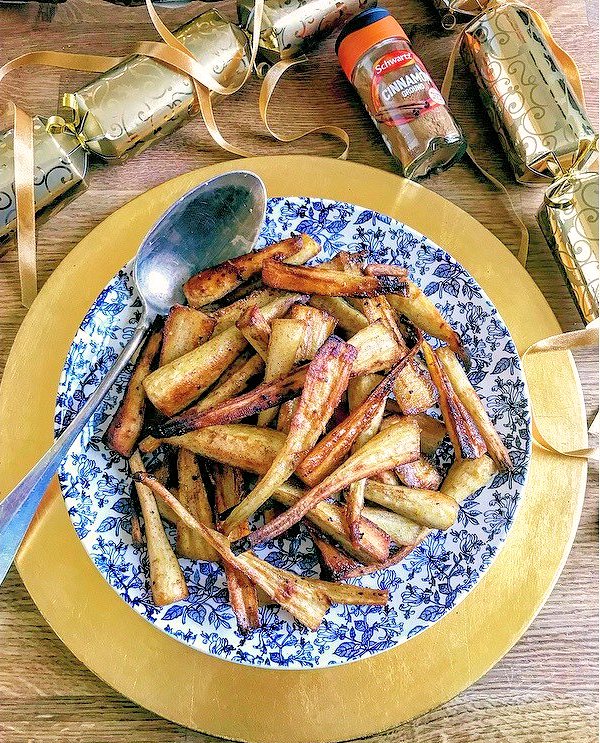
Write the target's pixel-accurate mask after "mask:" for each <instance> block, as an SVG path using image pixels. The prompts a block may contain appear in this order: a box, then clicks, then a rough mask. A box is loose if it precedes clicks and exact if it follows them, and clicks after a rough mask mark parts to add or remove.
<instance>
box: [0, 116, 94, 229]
mask: <svg viewBox="0 0 600 743" xmlns="http://www.w3.org/2000/svg"><path fill="white" fill-rule="evenodd" d="M33 153H34V163H35V170H34V198H35V210H36V214H38V218H39V216H42V217H44V216H48V215H49V214H50V213H52V212H54V211H55V210H57V209H58V208H62V207H63V206H65V204H66V203H67V202H68V201H69V200H70V199H72V198H73V197H74V196H76V195H77V194H78V193H79V192H80V191H82V190H84V189H85V188H86V183H85V174H86V171H87V153H86V151H85V150H84V149H83V147H82V146H81V144H80V143H79V141H78V140H77V138H76V137H74V136H73V135H72V134H70V133H68V132H65V133H63V134H51V133H49V132H48V131H47V130H46V121H45V119H42V118H41V117H39V116H35V117H33ZM15 229H16V198H15V171H14V137H13V130H12V129H8V130H7V131H5V132H1V133H0V241H3V240H4V239H5V238H7V237H8V236H10V235H11V234H12V233H13V232H14V231H15Z"/></svg>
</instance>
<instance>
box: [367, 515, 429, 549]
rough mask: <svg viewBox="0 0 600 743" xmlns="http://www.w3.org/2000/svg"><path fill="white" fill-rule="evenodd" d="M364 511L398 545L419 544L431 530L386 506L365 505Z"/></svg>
mask: <svg viewBox="0 0 600 743" xmlns="http://www.w3.org/2000/svg"><path fill="white" fill-rule="evenodd" d="M363 513H364V514H365V516H366V518H368V519H369V521H372V522H373V523H374V524H376V525H377V526H378V527H379V528H380V529H383V531H384V532H385V533H386V534H389V536H390V537H391V538H392V540H393V541H394V542H395V543H396V544H397V545H398V546H404V545H408V544H418V543H419V542H420V541H421V539H422V538H423V537H424V535H425V534H427V533H428V532H429V529H428V528H427V527H426V526H420V525H419V524H417V523H415V522H414V521H411V519H407V518H406V517H405V516H401V515H400V514H398V513H394V512H393V511H388V510H387V509H386V508H375V507H373V506H365V507H364V509H363Z"/></svg>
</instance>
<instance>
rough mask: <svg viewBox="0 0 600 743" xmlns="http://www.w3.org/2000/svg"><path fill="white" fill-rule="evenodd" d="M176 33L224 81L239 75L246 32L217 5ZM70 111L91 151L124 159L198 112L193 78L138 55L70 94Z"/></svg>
mask: <svg viewBox="0 0 600 743" xmlns="http://www.w3.org/2000/svg"><path fill="white" fill-rule="evenodd" d="M174 33H175V36H176V37H177V38H178V39H179V41H181V42H182V43H183V44H184V45H185V46H186V47H187V49H189V50H190V52H192V54H193V55H194V57H195V58H196V59H197V60H198V62H200V63H201V64H202V65H204V66H205V67H206V71H207V72H208V73H210V75H211V76H212V77H213V78H214V79H215V80H216V81H217V82H219V83H221V84H222V85H231V84H234V83H236V82H238V81H241V80H242V78H243V76H244V74H245V71H246V70H247V68H248V64H249V60H250V51H249V46H248V39H247V37H246V35H245V33H244V32H243V31H242V30H241V29H240V28H239V27H238V26H236V25H235V24H233V23H231V22H230V21H228V20H227V19H225V18H224V17H223V16H222V15H221V14H220V13H218V12H217V11H216V10H214V9H212V10H207V11H205V12H204V13H202V14H200V15H199V16H197V17H196V18H194V19H192V20H191V21H189V22H188V23H186V24H185V25H184V26H181V28H179V29H177V30H176V31H175V32H174ZM67 99H68V101H69V107H71V108H73V109H74V110H72V111H71V112H70V115H71V117H72V118H74V120H75V124H76V126H77V130H78V132H79V133H80V135H81V136H82V137H83V138H84V139H85V140H86V146H87V148H88V149H89V151H90V152H93V153H94V154H95V155H97V156H99V157H101V158H102V159H104V160H107V161H114V162H124V161H125V160H126V159H128V158H129V157H131V156H132V155H135V154H137V153H139V152H141V151H142V150H144V149H146V147H150V145H152V144H154V143H155V142H157V141H159V140H160V139H162V138H163V137H166V136H167V135H168V134H171V132H173V131H174V130H175V129H177V128H178V127H180V126H181V125H182V124H184V123H186V122H187V121H188V120H189V119H190V118H192V117H193V116H195V115H196V113H197V112H198V105H197V101H196V96H195V92H194V87H193V84H192V81H191V79H190V78H189V77H188V76H187V75H185V74H183V73H180V72H177V71H175V70H174V69H172V68H170V67H167V66H166V65H164V64H161V63H160V62H157V61H156V60H153V59H150V58H149V57H144V56H142V55H136V56H133V57H130V58H129V59H127V60H125V61H124V62H122V63H121V64H119V65H117V66H116V67H113V68H112V69H111V70H109V71H108V72H105V73H104V74H102V75H100V77H98V78H96V80H94V81H93V82H91V83H89V84H88V85H86V86H85V87H83V88H81V90H78V91H77V92H76V93H74V94H72V95H69V96H67Z"/></svg>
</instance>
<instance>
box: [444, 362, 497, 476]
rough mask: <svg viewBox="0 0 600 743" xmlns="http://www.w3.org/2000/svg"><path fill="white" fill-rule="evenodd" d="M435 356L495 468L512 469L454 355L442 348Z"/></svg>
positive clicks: (488, 418) (481, 404)
mask: <svg viewBox="0 0 600 743" xmlns="http://www.w3.org/2000/svg"><path fill="white" fill-rule="evenodd" d="M435 355H436V356H437V358H438V359H439V361H440V362H441V364H442V367H443V369H444V371H445V372H446V374H447V376H448V379H449V380H450V384H451V385H452V388H453V389H454V391H455V392H456V394H457V395H458V398H459V400H460V401H461V403H462V404H463V405H464V406H465V408H466V409H467V412H468V413H469V415H470V416H471V417H472V418H473V420H474V421H475V425H476V426H477V428H478V429H479V432H480V433H481V435H482V436H483V440H484V441H485V444H486V446H487V450H488V452H489V455H490V457H491V458H492V459H493V460H494V462H495V463H496V466H497V467H499V468H500V469H512V461H511V458H510V454H509V453H508V449H507V448H506V447H505V446H504V444H503V443H502V439H501V438H500V436H498V433H497V431H496V429H495V428H494V424H493V423H492V421H491V420H490V417H489V415H488V414H487V411H486V409H485V407H484V406H483V403H482V402H481V399H480V398H479V395H478V394H477V392H475V390H474V389H473V386H472V384H471V382H469V378H468V377H467V375H466V374H465V372H464V370H463V368H462V366H461V365H460V363H459V361H458V359H457V358H456V356H455V355H454V353H453V352H452V351H451V350H450V348H447V347H444V348H438V349H437V350H436V351H435Z"/></svg>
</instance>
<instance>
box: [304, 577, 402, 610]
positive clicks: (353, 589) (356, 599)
mask: <svg viewBox="0 0 600 743" xmlns="http://www.w3.org/2000/svg"><path fill="white" fill-rule="evenodd" d="M306 580H307V581H308V583H310V584H311V585H313V586H315V588H319V589H320V590H321V591H323V593H324V594H325V595H326V596H327V598H328V599H329V600H330V601H331V603H332V604H352V605H358V606H361V605H364V604H368V605H370V606H385V605H386V604H387V603H388V601H389V600H390V592H389V591H388V590H387V588H385V589H381V588H363V587H362V586H354V585H352V584H349V583H330V582H329V581H327V580H318V579H317V578H307V579H306Z"/></svg>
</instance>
